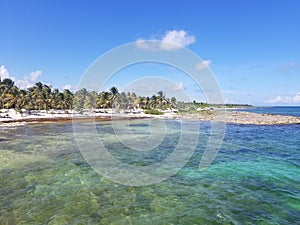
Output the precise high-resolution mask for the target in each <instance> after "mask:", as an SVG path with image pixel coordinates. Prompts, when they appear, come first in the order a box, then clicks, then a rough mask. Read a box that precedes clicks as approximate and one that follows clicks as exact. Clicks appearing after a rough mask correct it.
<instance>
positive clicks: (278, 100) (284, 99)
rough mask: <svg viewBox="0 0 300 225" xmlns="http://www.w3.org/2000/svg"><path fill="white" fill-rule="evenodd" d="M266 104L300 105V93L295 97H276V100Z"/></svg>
mask: <svg viewBox="0 0 300 225" xmlns="http://www.w3.org/2000/svg"><path fill="white" fill-rule="evenodd" d="M266 103H270V104H280V103H283V104H299V103H300V92H298V93H296V95H295V96H292V97H291V96H280V95H278V96H276V97H275V98H272V99H269V100H267V101H266Z"/></svg>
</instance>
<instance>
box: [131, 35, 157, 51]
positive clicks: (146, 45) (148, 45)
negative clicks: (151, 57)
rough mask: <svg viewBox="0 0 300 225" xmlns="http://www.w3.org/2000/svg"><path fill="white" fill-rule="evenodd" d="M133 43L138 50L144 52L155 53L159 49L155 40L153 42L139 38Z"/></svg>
mask: <svg viewBox="0 0 300 225" xmlns="http://www.w3.org/2000/svg"><path fill="white" fill-rule="evenodd" d="M135 43H136V46H137V47H138V48H141V49H145V50H152V51H153V50H154V51H157V50H159V49H160V46H159V42H158V40H155V39H154V40H145V39H142V38H139V39H138V40H137V41H136V42H135Z"/></svg>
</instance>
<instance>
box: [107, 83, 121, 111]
mask: <svg viewBox="0 0 300 225" xmlns="http://www.w3.org/2000/svg"><path fill="white" fill-rule="evenodd" d="M109 90H110V98H109V100H110V107H111V108H112V107H113V104H114V101H115V99H116V97H117V95H118V93H119V91H118V89H117V88H116V87H112V88H110V89H109Z"/></svg>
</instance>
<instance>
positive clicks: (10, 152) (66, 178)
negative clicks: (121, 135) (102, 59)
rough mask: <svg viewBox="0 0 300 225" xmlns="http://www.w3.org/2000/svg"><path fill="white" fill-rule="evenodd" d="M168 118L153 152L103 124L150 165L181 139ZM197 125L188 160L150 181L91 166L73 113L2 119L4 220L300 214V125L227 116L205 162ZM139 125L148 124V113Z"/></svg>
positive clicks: (113, 147)
mask: <svg viewBox="0 0 300 225" xmlns="http://www.w3.org/2000/svg"><path fill="white" fill-rule="evenodd" d="M167 123H168V127H169V128H171V130H170V132H169V133H168V135H167V137H166V138H165V139H164V142H163V143H162V145H161V146H160V147H159V148H158V149H156V150H155V151H149V152H137V151H131V150H130V149H126V148H124V146H122V145H121V144H120V143H119V142H118V140H117V139H116V138H114V136H113V135H112V133H113V129H112V128H111V126H110V125H109V123H107V122H105V123H98V124H97V129H98V131H99V132H100V133H101V135H102V137H104V138H105V140H106V141H105V145H106V146H107V148H109V149H110V152H111V153H112V155H114V156H115V157H118V159H119V160H122V161H124V162H128V163H132V164H134V165H146V164H151V163H154V162H156V161H160V160H162V159H164V158H165V157H167V155H168V154H170V152H172V150H173V149H174V145H176V143H177V142H176V141H172V140H173V139H176V135H178V130H176V127H177V126H178V121H172V120H170V121H168V122H167ZM195 123H198V122H195ZM83 126H88V125H87V124H85V125H83ZM199 126H200V130H201V136H200V137H199V143H198V146H197V149H196V151H195V153H194V155H193V157H192V158H191V160H190V161H189V163H188V164H187V165H186V166H185V167H184V168H183V169H182V170H181V171H180V172H179V173H177V174H176V175H174V176H172V177H171V178H170V179H168V180H166V181H164V182H162V183H158V184H154V185H150V186H142V187H130V186H123V185H120V184H116V183H113V182H111V181H109V180H107V179H105V178H103V177H102V176H100V175H99V174H97V173H96V172H95V171H94V170H93V169H91V168H90V167H89V165H88V164H87V163H86V162H85V161H84V160H83V158H82V156H81V154H80V153H79V151H78V149H77V146H76V143H75V140H74V135H73V129H72V124H71V123H61V124H58V123H50V124H39V125H38V124H31V125H26V126H20V127H13V128H12V127H10V128H1V130H0V224H297V223H299V221H300V188H299V187H300V139H299V137H300V125H281V126H254V125H227V127H226V135H225V138H224V142H223V145H222V147H221V150H220V152H219V154H218V156H217V158H216V159H215V161H214V162H213V164H212V165H211V166H210V167H209V168H208V169H207V170H205V171H202V172H200V171H199V170H198V166H199V162H200V159H201V156H202V154H203V149H204V146H205V145H206V143H207V140H208V134H209V128H210V124H209V123H206V122H199ZM132 127H133V129H135V130H137V131H139V130H142V129H148V127H147V126H146V125H145V123H144V121H142V120H141V121H134V122H133V125H132ZM128 138H130V137H128Z"/></svg>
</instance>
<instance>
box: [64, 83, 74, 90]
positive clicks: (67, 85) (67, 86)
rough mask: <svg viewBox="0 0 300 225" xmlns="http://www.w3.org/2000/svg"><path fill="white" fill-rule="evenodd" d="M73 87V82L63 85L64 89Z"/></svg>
mask: <svg viewBox="0 0 300 225" xmlns="http://www.w3.org/2000/svg"><path fill="white" fill-rule="evenodd" d="M71 88H72V85H71V84H66V85H64V86H62V89H63V90H64V89H69V90H70V89H71Z"/></svg>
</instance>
